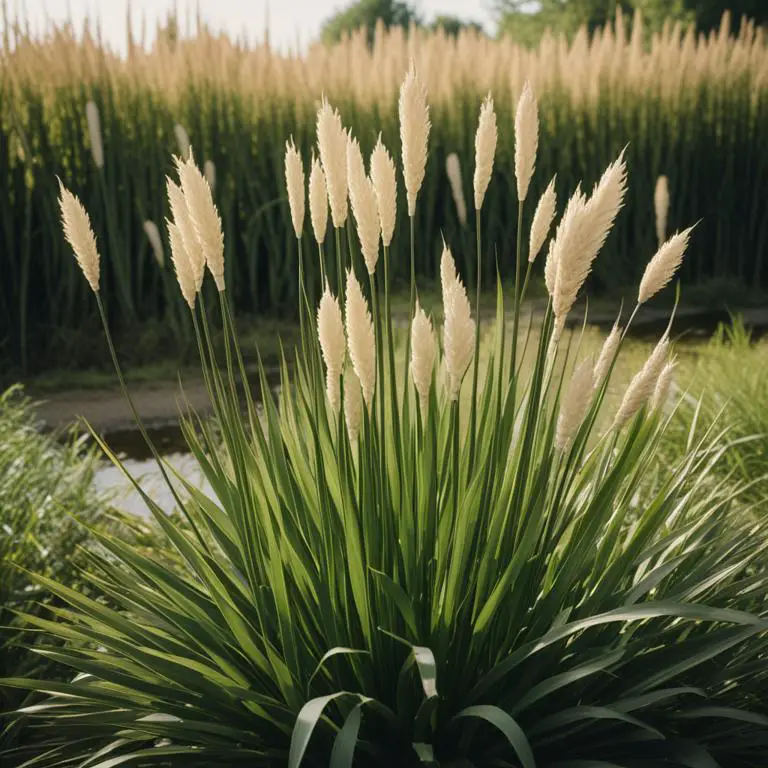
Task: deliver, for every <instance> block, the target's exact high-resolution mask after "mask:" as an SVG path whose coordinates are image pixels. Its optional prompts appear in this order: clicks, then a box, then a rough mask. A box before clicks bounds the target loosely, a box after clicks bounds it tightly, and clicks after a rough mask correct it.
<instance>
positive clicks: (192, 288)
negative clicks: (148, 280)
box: [166, 221, 197, 310]
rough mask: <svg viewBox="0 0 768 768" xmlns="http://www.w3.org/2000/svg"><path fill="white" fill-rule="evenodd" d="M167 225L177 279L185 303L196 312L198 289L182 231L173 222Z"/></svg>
mask: <svg viewBox="0 0 768 768" xmlns="http://www.w3.org/2000/svg"><path fill="white" fill-rule="evenodd" d="M166 223H167V225H168V240H169V241H170V244H171V260H172V261H173V266H174V268H175V270H176V279H177V280H178V282H179V288H180V289H181V295H182V296H183V297H184V301H186V302H187V305H188V306H189V308H190V310H194V308H195V299H196V297H197V287H196V284H195V276H194V274H193V273H192V266H191V264H190V262H189V257H188V256H187V253H186V250H185V249H184V238H183V237H182V236H181V231H180V230H179V227H178V226H177V225H176V224H174V223H173V222H172V221H168V222H166Z"/></svg>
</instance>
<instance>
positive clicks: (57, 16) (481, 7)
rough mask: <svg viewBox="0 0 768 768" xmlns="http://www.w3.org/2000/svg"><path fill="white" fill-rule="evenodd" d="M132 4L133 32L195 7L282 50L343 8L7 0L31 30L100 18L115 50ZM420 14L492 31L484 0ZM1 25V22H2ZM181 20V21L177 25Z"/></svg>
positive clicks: (246, 1) (440, 0)
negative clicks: (47, 22) (472, 23)
mask: <svg viewBox="0 0 768 768" xmlns="http://www.w3.org/2000/svg"><path fill="white" fill-rule="evenodd" d="M129 4H130V5H131V8H132V11H133V13H132V16H133V26H134V29H135V31H136V33H138V30H139V27H140V19H141V17H142V15H144V16H146V20H147V31H148V32H149V31H151V30H154V28H155V22H156V21H157V20H158V19H164V18H165V17H166V15H167V12H168V10H169V9H171V8H173V7H176V8H178V9H179V14H180V16H181V18H182V20H183V19H185V18H186V17H187V16H188V15H189V11H190V9H192V11H191V16H192V17H193V18H194V15H195V10H194V9H196V8H197V7H198V6H199V8H200V12H201V15H202V17H203V19H205V21H206V22H208V24H209V25H210V26H211V27H212V28H213V29H214V30H226V31H228V32H229V33H230V34H232V35H233V36H241V35H242V33H243V32H244V31H245V33H246V34H247V36H248V39H249V40H252V41H254V40H260V39H263V37H264V28H265V23H266V21H267V20H268V21H269V30H270V33H269V34H270V41H271V42H272V44H273V45H275V46H276V47H279V48H280V49H281V50H287V49H288V48H294V49H295V48H296V44H297V42H298V43H299V44H300V45H301V46H304V45H306V44H307V43H308V42H310V41H311V40H313V39H315V38H316V37H317V36H318V33H319V31H320V27H321V25H322V23H323V21H324V20H325V19H327V18H328V17H329V16H331V15H332V14H333V13H334V12H335V11H337V10H339V9H340V8H343V7H345V6H346V5H348V4H349V3H348V0H9V2H8V5H9V7H10V9H11V13H12V15H13V11H14V10H15V9H16V8H18V9H19V10H20V11H22V9H23V13H24V14H25V15H26V17H27V18H29V20H30V22H31V23H32V25H33V28H37V29H42V28H43V27H44V24H45V19H46V18H48V19H52V20H54V21H56V22H63V21H65V20H67V18H71V19H73V21H74V22H75V28H76V29H79V28H81V26H82V22H83V20H84V19H85V18H86V17H91V18H95V17H97V16H98V17H99V18H100V19H101V27H102V31H103V34H104V36H105V38H106V39H107V40H108V41H109V42H110V45H111V46H113V47H114V48H115V49H116V50H124V49H125V40H126V16H127V13H126V11H127V6H128V5H129ZM412 4H413V5H415V6H416V7H417V8H418V9H419V10H420V12H421V13H422V15H423V16H424V17H425V18H426V19H427V20H429V19H431V18H433V17H434V16H436V15H438V14H447V15H452V16H458V17H459V18H462V19H466V20H468V21H477V22H479V23H481V24H483V26H484V27H485V28H486V29H487V30H489V31H490V30H492V29H493V22H492V20H491V13H490V9H489V2H488V0H416V1H415V2H413V3H412ZM1 23H2V22H0V24H1ZM183 23H184V22H183V21H182V24H183Z"/></svg>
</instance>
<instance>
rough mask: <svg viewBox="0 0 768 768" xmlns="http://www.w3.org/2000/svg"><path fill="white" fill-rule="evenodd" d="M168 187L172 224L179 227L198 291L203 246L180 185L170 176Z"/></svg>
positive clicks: (203, 257)
mask: <svg viewBox="0 0 768 768" xmlns="http://www.w3.org/2000/svg"><path fill="white" fill-rule="evenodd" d="M166 185H167V189H168V204H169V205H170V207H171V215H172V216H173V222H174V224H175V225H176V226H177V227H178V228H179V234H180V235H181V242H182V244H183V245H184V252H185V253H186V254H187V259H188V261H189V267H190V269H191V271H192V278H193V280H194V281H195V291H196V292H197V291H199V290H200V287H201V286H202V284H203V277H204V276H205V255H204V254H203V246H202V245H201V244H200V241H199V240H198V239H197V234H196V232H195V227H194V225H193V224H192V219H191V218H190V216H189V211H188V210H187V201H186V200H185V199H184V193H183V192H182V191H181V187H180V186H179V185H178V184H176V182H175V181H174V180H173V179H171V178H170V177H167V178H166Z"/></svg>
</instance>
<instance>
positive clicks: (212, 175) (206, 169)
mask: <svg viewBox="0 0 768 768" xmlns="http://www.w3.org/2000/svg"><path fill="white" fill-rule="evenodd" d="M203 176H205V180H206V181H207V182H208V186H209V187H210V188H211V192H215V191H216V166H215V165H214V162H213V160H206V161H205V163H204V164H203Z"/></svg>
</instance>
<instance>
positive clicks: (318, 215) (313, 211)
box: [309, 155, 328, 245]
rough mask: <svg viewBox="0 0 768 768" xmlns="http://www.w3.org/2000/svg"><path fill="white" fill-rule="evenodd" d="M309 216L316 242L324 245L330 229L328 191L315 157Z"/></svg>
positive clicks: (311, 173) (313, 158)
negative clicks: (326, 234)
mask: <svg viewBox="0 0 768 768" xmlns="http://www.w3.org/2000/svg"><path fill="white" fill-rule="evenodd" d="M309 215H310V216H311V218H312V229H313V230H314V233H315V240H317V243H318V245H322V243H323V241H324V240H325V232H326V230H327V228H328V190H327V189H326V188H325V173H323V168H322V166H321V165H320V161H319V160H318V159H317V158H316V157H315V156H314V155H312V170H311V171H310V174H309Z"/></svg>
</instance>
